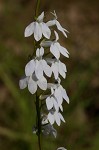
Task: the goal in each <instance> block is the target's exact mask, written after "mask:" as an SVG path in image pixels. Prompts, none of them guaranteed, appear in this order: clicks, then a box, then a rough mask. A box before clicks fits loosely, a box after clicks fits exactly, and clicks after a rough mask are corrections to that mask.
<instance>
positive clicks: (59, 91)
mask: <svg viewBox="0 0 99 150" xmlns="http://www.w3.org/2000/svg"><path fill="white" fill-rule="evenodd" d="M54 95H55V97H56V99H57V101H58V104H59V106H60V105H61V104H62V102H63V98H62V93H61V90H60V89H59V88H57V89H55V93H54Z"/></svg>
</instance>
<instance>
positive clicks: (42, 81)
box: [37, 77, 47, 90]
mask: <svg viewBox="0 0 99 150" xmlns="http://www.w3.org/2000/svg"><path fill="white" fill-rule="evenodd" d="M37 84H38V86H39V87H40V89H42V90H46V89H47V80H46V78H45V77H42V78H40V79H39V80H38V81H37Z"/></svg>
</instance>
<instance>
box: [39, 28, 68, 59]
mask: <svg viewBox="0 0 99 150" xmlns="http://www.w3.org/2000/svg"><path fill="white" fill-rule="evenodd" d="M54 33H55V36H56V40H54V41H42V42H41V44H40V45H41V46H43V47H49V46H50V52H51V53H52V54H53V55H54V56H55V58H56V59H59V58H60V53H61V54H62V55H64V56H65V57H67V58H69V55H68V54H69V52H68V51H67V49H66V48H64V47H63V46H61V45H60V44H59V43H58V42H57V41H58V39H59V36H58V33H57V32H56V31H54Z"/></svg>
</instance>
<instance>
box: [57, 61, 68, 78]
mask: <svg viewBox="0 0 99 150" xmlns="http://www.w3.org/2000/svg"><path fill="white" fill-rule="evenodd" d="M59 73H60V75H61V76H62V77H63V78H64V79H65V78H66V73H65V71H64V68H63V65H62V63H61V62H60V61H59Z"/></svg>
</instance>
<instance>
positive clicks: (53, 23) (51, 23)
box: [46, 20, 55, 27]
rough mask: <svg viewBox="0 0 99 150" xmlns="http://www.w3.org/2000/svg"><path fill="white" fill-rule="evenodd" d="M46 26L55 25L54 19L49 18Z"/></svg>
mask: <svg viewBox="0 0 99 150" xmlns="http://www.w3.org/2000/svg"><path fill="white" fill-rule="evenodd" d="M46 24H47V26H49V27H50V26H54V25H55V20H50V21H48V22H47V23H46Z"/></svg>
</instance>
